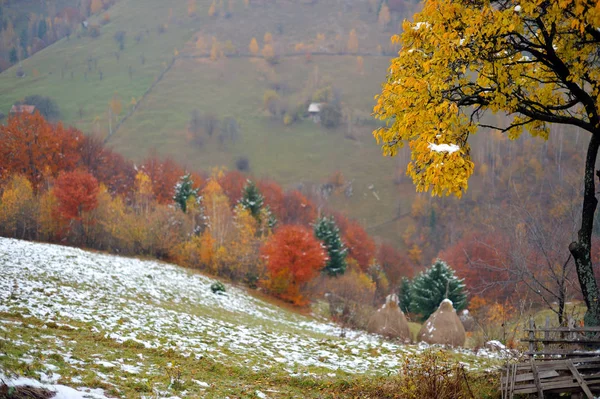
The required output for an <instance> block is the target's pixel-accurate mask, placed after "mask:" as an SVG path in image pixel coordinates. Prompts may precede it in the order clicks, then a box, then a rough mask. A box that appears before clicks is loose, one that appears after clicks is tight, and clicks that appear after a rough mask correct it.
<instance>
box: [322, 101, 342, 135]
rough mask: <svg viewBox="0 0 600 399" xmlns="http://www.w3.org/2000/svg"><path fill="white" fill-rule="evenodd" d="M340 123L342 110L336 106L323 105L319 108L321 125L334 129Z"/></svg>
mask: <svg viewBox="0 0 600 399" xmlns="http://www.w3.org/2000/svg"><path fill="white" fill-rule="evenodd" d="M341 122H342V110H341V109H340V107H339V106H338V105H333V104H323V105H322V106H321V124H323V126H325V127H326V128H328V129H333V128H336V127H338V126H339V125H340V123H341Z"/></svg>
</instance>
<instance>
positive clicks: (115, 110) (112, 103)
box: [110, 93, 123, 117]
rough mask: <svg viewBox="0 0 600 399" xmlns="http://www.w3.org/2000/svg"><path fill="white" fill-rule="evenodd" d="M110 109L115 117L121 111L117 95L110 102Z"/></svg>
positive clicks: (121, 105)
mask: <svg viewBox="0 0 600 399" xmlns="http://www.w3.org/2000/svg"><path fill="white" fill-rule="evenodd" d="M110 109H111V111H112V113H113V115H114V116H115V117H116V116H118V115H119V114H120V113H121V112H122V111H123V104H122V103H121V99H120V98H119V94H118V93H115V94H114V95H113V97H112V99H111V100H110Z"/></svg>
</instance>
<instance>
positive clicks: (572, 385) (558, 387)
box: [514, 379, 600, 394]
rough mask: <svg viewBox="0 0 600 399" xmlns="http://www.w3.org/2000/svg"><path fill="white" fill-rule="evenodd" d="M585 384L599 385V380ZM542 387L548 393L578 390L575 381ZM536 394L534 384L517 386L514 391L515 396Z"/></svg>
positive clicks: (547, 384) (548, 384) (543, 385)
mask: <svg viewBox="0 0 600 399" xmlns="http://www.w3.org/2000/svg"><path fill="white" fill-rule="evenodd" d="M586 383H587V385H588V387H589V386H592V385H600V379H596V380H592V381H587V382H586ZM542 387H543V389H544V391H545V392H549V391H553V390H558V391H559V392H562V391H560V390H561V389H571V388H579V383H578V382H577V381H573V382H568V381H560V382H557V383H544V384H542ZM536 392H537V387H536V386H535V385H534V384H529V385H527V386H522V387H521V386H517V387H515V389H514V393H515V394H526V393H536Z"/></svg>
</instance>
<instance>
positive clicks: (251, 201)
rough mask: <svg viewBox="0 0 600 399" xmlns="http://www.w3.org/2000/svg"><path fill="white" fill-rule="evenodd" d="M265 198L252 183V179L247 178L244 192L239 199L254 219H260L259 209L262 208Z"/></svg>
mask: <svg viewBox="0 0 600 399" xmlns="http://www.w3.org/2000/svg"><path fill="white" fill-rule="evenodd" d="M264 202H265V199H264V197H263V196H262V194H261V193H260V191H259V190H258V187H256V184H254V182H253V181H250V180H248V182H247V183H246V186H245V187H244V193H243V194H242V198H241V199H240V204H241V205H242V206H243V207H244V208H246V209H247V210H249V211H250V214H251V215H252V216H253V217H254V218H255V219H256V220H258V219H260V211H261V210H262V208H263V205H264Z"/></svg>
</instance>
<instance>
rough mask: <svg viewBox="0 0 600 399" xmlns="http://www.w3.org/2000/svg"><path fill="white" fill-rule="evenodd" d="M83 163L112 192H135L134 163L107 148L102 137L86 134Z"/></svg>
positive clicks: (120, 193)
mask: <svg viewBox="0 0 600 399" xmlns="http://www.w3.org/2000/svg"><path fill="white" fill-rule="evenodd" d="M81 164H82V165H83V166H84V167H85V169H87V170H88V172H90V173H91V174H92V175H94V176H95V177H96V179H98V182H99V183H103V184H104V185H105V186H106V187H107V188H108V190H109V191H110V192H111V193H113V194H119V195H123V196H127V195H129V194H131V193H132V192H133V188H134V187H135V175H136V171H135V169H134V167H133V163H132V162H131V161H128V160H125V158H123V156H122V155H121V154H117V153H116V152H114V151H112V150H111V149H109V148H107V147H106V146H105V145H104V141H103V140H102V139H101V138H99V137H96V136H85V138H84V139H83V145H82V147H81Z"/></svg>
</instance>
